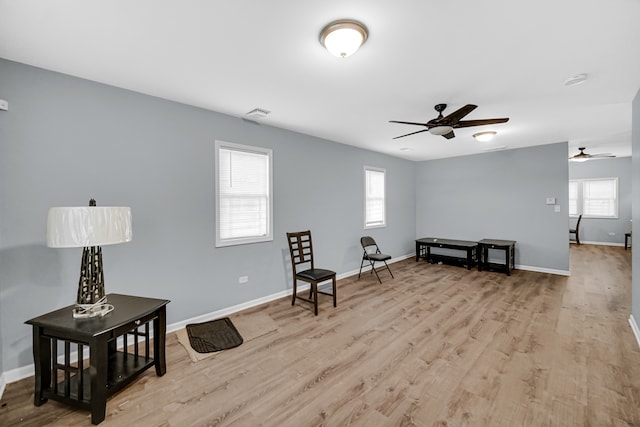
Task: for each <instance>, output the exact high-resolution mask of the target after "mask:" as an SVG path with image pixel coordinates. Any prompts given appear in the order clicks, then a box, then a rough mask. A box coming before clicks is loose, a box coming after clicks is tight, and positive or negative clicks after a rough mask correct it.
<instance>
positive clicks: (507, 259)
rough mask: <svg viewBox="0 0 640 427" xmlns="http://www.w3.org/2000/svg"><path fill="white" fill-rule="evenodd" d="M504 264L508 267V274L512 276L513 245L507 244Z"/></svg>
mask: <svg viewBox="0 0 640 427" xmlns="http://www.w3.org/2000/svg"><path fill="white" fill-rule="evenodd" d="M504 265H505V266H506V267H507V276H511V247H510V246H507V247H506V248H505V250H504Z"/></svg>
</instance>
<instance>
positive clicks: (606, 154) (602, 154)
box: [589, 153, 615, 159]
mask: <svg viewBox="0 0 640 427" xmlns="http://www.w3.org/2000/svg"><path fill="white" fill-rule="evenodd" d="M589 157H591V158H592V159H593V158H601V159H604V158H607V157H615V155H614V154H613V153H598V154H589Z"/></svg>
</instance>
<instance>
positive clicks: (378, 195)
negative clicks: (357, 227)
mask: <svg viewBox="0 0 640 427" xmlns="http://www.w3.org/2000/svg"><path fill="white" fill-rule="evenodd" d="M385 211H386V209H385V170H384V169H377V168H372V167H369V166H365V167H364V228H376V227H384V226H385V225H386V212H385Z"/></svg>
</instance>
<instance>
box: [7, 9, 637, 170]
mask: <svg viewBox="0 0 640 427" xmlns="http://www.w3.org/2000/svg"><path fill="white" fill-rule="evenodd" d="M343 18H350V19H356V20H359V21H361V22H363V23H364V24H365V25H366V26H367V27H368V29H369V39H368V40H367V42H366V43H365V44H364V46H363V47H362V48H361V49H360V51H358V52H357V53H356V54H355V55H353V56H351V57H349V58H346V59H341V58H336V57H333V56H331V55H330V54H329V53H328V52H327V51H326V50H325V49H324V48H323V47H322V46H321V45H320V43H319V41H318V38H319V33H320V30H321V29H322V28H323V27H324V26H325V25H326V24H327V23H329V22H331V21H333V20H336V19H343ZM639 45H640V1H638V0H608V1H596V0H562V1H558V0H539V1H527V2H521V1H513V0H483V1H472V0H466V1H464V0H449V1H444V0H438V1H435V0H396V1H384V0H358V1H346V0H323V1H314V2H311V1H301V0H271V1H260V0H253V1H249V0H234V1H229V0H225V1H221V0H136V1H131V0H101V1H98V0H64V1H50V0H20V1H17V0H0V57H3V58H6V59H10V60H13V61H17V62H21V63H25V64H29V65H34V66H37V67H42V68H45V69H49V70H54V71H59V72H62V73H66V74H70V75H73V76H78V77H82V78H86V79H90V80H94V81H97V82H102V83H106V84H110V85H114V86H118V87H122V88H126V89H130V90H134V91H137V92H141V93H145V94H149V95H154V96H158V97H161V98H165V99H169V100H174V101H178V102H182V103H185V104H190V105H194V106H198V107H202V108H205V109H209V110H214V111H218V112H222V113H226V114H229V115H232V116H237V117H243V116H244V115H245V113H247V112H249V111H250V110H252V109H253V108H256V107H258V108H262V109H266V110H270V111H271V114H270V115H269V116H268V117H267V118H266V119H264V120H262V123H264V124H268V125H272V126H277V127H282V128H286V129H291V130H294V131H298V132H302V133H305V134H309V135H315V136H318V137H321V138H326V139H329V140H333V141H337V142H341V143H344V144H349V145H354V146H357V147H363V148H367V149H371V150H375V151H379V152H382V153H386V154H390V155H393V156H397V157H401V158H406V159H412V160H426V159H436V158H443V157H452V156H459V155H465V154H474V153H480V152H483V151H484V150H487V149H496V148H498V147H505V148H507V149H511V148H518V147H524V146H531V145H540V144H550V143H555V142H562V141H568V142H569V147H570V148H569V152H570V153H568V154H574V153H577V147H578V146H586V147H587V152H589V153H600V152H612V153H614V154H616V155H618V156H629V155H631V102H632V100H633V98H634V96H635V95H636V93H637V91H638V89H640V46H639ZM579 73H587V74H588V75H589V80H587V81H586V82H585V83H582V84H580V85H577V86H572V87H566V86H564V85H563V82H564V80H566V79H567V78H569V77H571V76H572V75H575V74H579ZM0 98H2V94H1V93H0ZM8 101H9V102H10V101H11V100H8ZM438 103H446V104H448V105H449V107H448V109H447V110H446V111H445V115H446V114H447V113H450V112H453V111H454V110H455V109H457V108H459V107H461V106H463V105H465V104H476V105H478V108H477V109H476V110H475V111H473V112H472V113H471V114H469V115H468V116H467V117H465V120H473V119H482V118H493V117H510V121H509V122H508V123H505V124H499V125H493V126H482V127H475V128H467V129H458V130H456V131H455V132H456V138H454V139H451V140H446V139H445V138H443V137H440V136H434V135H431V134H429V133H427V132H424V133H420V134H417V135H414V136H409V137H406V138H401V139H398V140H393V139H392V138H393V137H394V136H398V135H402V134H405V133H409V132H412V131H415V130H420V128H419V127H413V126H408V125H401V124H393V123H389V122H388V121H389V120H404V121H418V122H426V121H428V120H429V119H431V118H434V117H436V115H437V113H436V112H435V111H434V109H433V107H434V105H435V104H438ZM481 130H496V131H497V132H498V135H497V137H496V138H495V139H494V141H492V142H491V143H479V142H476V141H475V140H474V139H473V138H472V137H471V135H472V134H473V133H475V132H478V131H481ZM401 148H409V151H400V149H401Z"/></svg>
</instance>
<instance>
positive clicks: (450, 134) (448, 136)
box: [442, 131, 456, 139]
mask: <svg viewBox="0 0 640 427" xmlns="http://www.w3.org/2000/svg"><path fill="white" fill-rule="evenodd" d="M442 136H444V137H445V138H447V139H451V138H455V136H456V134H455V133H453V131H451V132H449V133H445V134H444V135H442Z"/></svg>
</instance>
